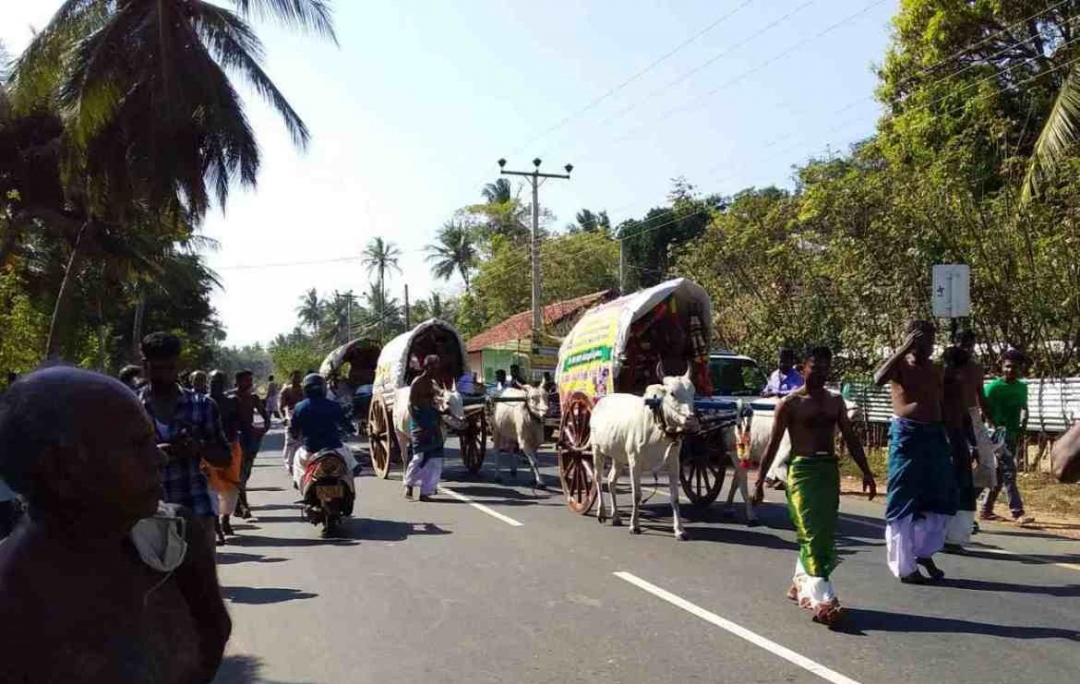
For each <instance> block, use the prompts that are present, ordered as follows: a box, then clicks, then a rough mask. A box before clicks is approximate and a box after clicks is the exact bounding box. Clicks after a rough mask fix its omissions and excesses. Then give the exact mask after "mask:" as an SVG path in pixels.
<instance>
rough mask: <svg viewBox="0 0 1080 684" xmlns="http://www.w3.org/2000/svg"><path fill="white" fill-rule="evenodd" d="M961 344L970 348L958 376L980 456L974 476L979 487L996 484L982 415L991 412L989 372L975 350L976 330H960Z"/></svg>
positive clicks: (989, 445)
mask: <svg viewBox="0 0 1080 684" xmlns="http://www.w3.org/2000/svg"><path fill="white" fill-rule="evenodd" d="M959 347H960V348H961V349H963V350H964V351H965V352H967V356H968V360H967V363H965V364H964V365H963V366H961V368H960V376H959V378H960V380H961V382H962V383H963V385H962V390H963V397H964V407H965V410H966V411H967V413H968V417H969V419H970V425H971V431H972V436H973V437H974V439H975V449H976V452H977V453H978V456H979V460H978V465H977V467H976V469H975V474H974V475H973V476H972V480H973V482H974V484H975V487H976V490H978V489H981V488H989V487H993V486H994V485H995V484H997V476H996V475H995V472H994V471H995V464H994V445H993V444H992V443H991V441H990V433H989V432H987V431H986V424H985V422H984V419H983V416H984V415H987V413H988V409H987V404H986V393H985V392H984V391H983V385H984V384H985V382H986V374H985V372H984V371H983V367H982V364H980V363H979V360H978V358H977V355H976V353H975V352H976V349H975V333H974V332H972V331H971V330H965V331H964V332H962V333H960V339H959Z"/></svg>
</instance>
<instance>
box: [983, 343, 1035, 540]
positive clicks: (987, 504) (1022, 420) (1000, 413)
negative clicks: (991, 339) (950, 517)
mask: <svg viewBox="0 0 1080 684" xmlns="http://www.w3.org/2000/svg"><path fill="white" fill-rule="evenodd" d="M1023 362H1024V356H1023V354H1021V353H1020V352H1019V351H1017V350H1016V349H1010V350H1008V351H1007V352H1005V356H1004V359H1003V361H1002V364H1001V375H1002V377H1000V378H998V379H997V380H994V381H993V382H991V383H990V384H989V385H987V386H986V404H987V410H988V413H989V415H988V416H987V417H988V418H989V419H990V422H991V423H992V424H993V426H994V427H995V428H997V429H998V430H1003V431H1004V432H1005V447H1006V448H1005V449H1004V450H1002V451H1001V452H999V453H998V464H997V485H996V486H995V487H994V488H993V489H990V490H988V491H987V492H986V497H985V498H984V499H983V504H982V513H981V515H980V516H979V517H980V518H982V519H983V520H995V519H997V516H995V515H994V502H995V501H997V498H998V495H999V494H1000V493H1001V489H1002V487H1004V488H1005V494H1006V496H1007V497H1008V499H1009V510H1010V512H1011V513H1012V517H1013V520H1014V521H1016V522H1019V523H1029V522H1031V521H1032V519H1031V518H1029V517H1027V516H1025V515H1024V501H1023V499H1021V498H1020V490H1019V489H1018V488H1017V486H1016V456H1015V454H1016V449H1017V447H1018V446H1019V444H1020V438H1021V437H1022V436H1023V434H1024V430H1025V429H1026V428H1027V418H1028V412H1027V397H1028V388H1027V385H1026V384H1024V383H1023V382H1021V380H1020V375H1021V369H1022V367H1023Z"/></svg>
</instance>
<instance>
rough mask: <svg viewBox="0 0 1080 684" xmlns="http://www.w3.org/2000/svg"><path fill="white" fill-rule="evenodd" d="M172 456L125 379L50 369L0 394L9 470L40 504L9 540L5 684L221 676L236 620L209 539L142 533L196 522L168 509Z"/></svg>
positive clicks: (2, 653)
mask: <svg viewBox="0 0 1080 684" xmlns="http://www.w3.org/2000/svg"><path fill="white" fill-rule="evenodd" d="M163 465H164V454H163V453H162V451H161V450H160V449H159V448H158V446H157V443H156V440H155V435H154V429H153V426H152V425H151V423H150V421H149V419H148V418H147V416H146V413H145V411H144V410H143V408H142V405H141V404H140V403H139V401H138V399H136V397H134V396H133V395H132V393H131V390H130V389H129V388H127V387H126V386H124V385H123V384H121V383H120V382H118V381H116V380H112V379H110V378H107V377H105V376H102V375H97V374H95V373H90V372H87V371H82V370H76V369H72V368H51V369H47V370H42V371H38V372H35V373H32V374H30V375H29V376H27V377H26V378H24V379H23V380H20V381H19V382H17V383H15V385H14V386H13V387H12V388H11V390H10V391H9V392H7V393H5V394H4V396H3V397H0V477H3V478H4V479H5V480H6V481H7V482H8V483H9V484H10V485H11V487H12V488H13V489H15V491H17V492H18V493H19V494H21V495H22V496H23V497H25V498H26V500H27V501H28V503H29V510H30V514H29V516H28V517H27V518H26V519H24V521H23V522H22V523H21V524H20V526H19V527H18V528H17V529H16V530H15V532H14V533H13V534H12V536H11V537H10V538H9V539H8V540H7V541H5V542H4V543H3V544H2V545H0V615H3V616H4V623H5V624H6V625H9V626H17V630H18V631H17V634H18V638H3V639H0V682H69V683H72V684H84V683H85V684H90V683H94V684H96V683H98V682H101V683H102V684H104V683H106V682H108V683H110V684H129V683H130V684H136V683H142V682H154V683H155V684H165V683H169V684H181V683H187V682H208V681H210V680H211V679H213V676H214V673H215V672H216V670H217V667H218V665H219V664H220V662H221V657H222V653H223V652H224V648H225V642H226V641H227V640H228V636H229V632H230V630H231V623H230V621H229V616H228V613H227V612H226V610H225V605H224V603H223V602H222V600H221V591H220V587H219V586H218V582H217V576H216V572H215V570H214V559H213V556H212V553H213V551H212V547H210V546H207V545H205V544H192V543H189V544H187V545H186V549H185V548H183V546H184V545H183V544H182V543H178V542H177V540H180V541H181V542H182V540H184V539H185V537H182V536H179V532H176V538H175V539H174V540H173V542H172V543H170V544H168V545H167V546H156V545H154V544H149V545H148V541H147V538H146V537H144V536H141V535H138V534H136V531H137V530H139V529H144V525H145V524H150V526H151V527H152V528H153V529H172V530H179V529H181V528H184V529H186V532H187V533H190V532H191V529H192V528H191V527H190V526H186V525H182V524H180V523H179V522H177V519H176V517H175V516H173V515H172V513H173V512H169V511H167V512H159V506H158V500H159V499H160V498H161V495H162V485H161V468H162V466H163ZM181 513H182V511H181ZM158 515H169V516H170V517H155V516H158ZM161 522H164V524H165V526H166V527H165V528H159V527H155V524H156V523H161ZM136 523H138V525H136Z"/></svg>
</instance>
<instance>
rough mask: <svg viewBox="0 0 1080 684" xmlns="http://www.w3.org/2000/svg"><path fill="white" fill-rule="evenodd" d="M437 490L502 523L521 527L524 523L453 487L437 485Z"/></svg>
mask: <svg viewBox="0 0 1080 684" xmlns="http://www.w3.org/2000/svg"><path fill="white" fill-rule="evenodd" d="M439 491H440V492H442V493H443V494H448V495H450V496H452V497H453V498H455V499H457V500H458V501H461V502H463V503H467V504H469V505H470V506H472V507H473V508H475V509H476V510H478V511H482V512H484V513H487V514H488V515H490V516H491V517H493V518H498V519H499V520H502V521H503V522H504V523H506V524H507V525H510V526H512V527H521V526H522V525H524V524H525V523H523V522H520V521H518V520H514V519H513V518H511V517H510V516H508V515H503V514H502V513H500V512H498V511H496V510H493V509H491V508H488V507H487V506H485V505H484V504H482V503H476V502H475V501H473V500H472V499H470V498H469V497H467V496H465V495H464V494H458V493H457V492H455V491H454V490H453V489H447V488H446V487H439Z"/></svg>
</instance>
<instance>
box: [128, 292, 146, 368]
mask: <svg viewBox="0 0 1080 684" xmlns="http://www.w3.org/2000/svg"><path fill="white" fill-rule="evenodd" d="M140 289H141V288H140ZM137 294H138V295H139V299H138V301H137V302H136V303H135V320H134V322H133V323H132V324H131V359H132V363H139V360H140V359H141V358H142V337H143V334H142V331H143V320H145V318H146V295H145V294H143V293H142V292H141V291H140V292H138V293H137Z"/></svg>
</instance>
